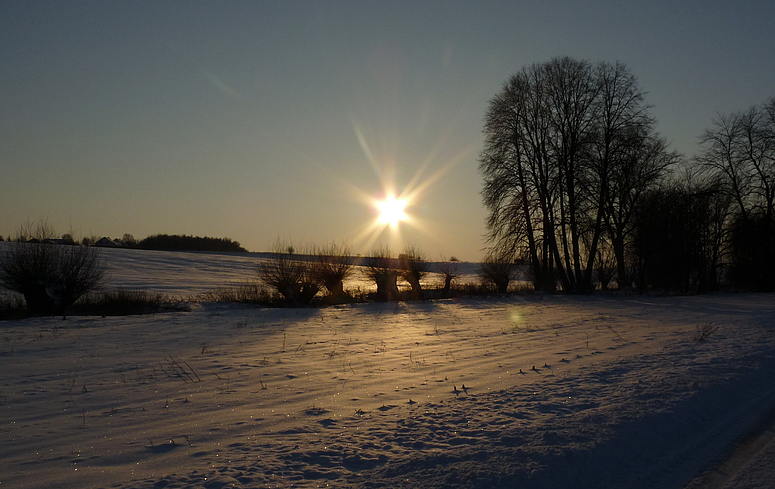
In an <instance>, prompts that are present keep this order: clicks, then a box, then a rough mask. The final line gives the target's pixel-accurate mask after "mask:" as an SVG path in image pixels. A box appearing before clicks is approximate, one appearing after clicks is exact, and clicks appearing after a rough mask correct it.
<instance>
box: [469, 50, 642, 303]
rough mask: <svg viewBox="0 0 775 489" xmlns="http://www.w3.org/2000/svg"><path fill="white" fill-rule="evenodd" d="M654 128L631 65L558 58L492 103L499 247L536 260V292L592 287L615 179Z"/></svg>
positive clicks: (490, 142)
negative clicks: (638, 139)
mask: <svg viewBox="0 0 775 489" xmlns="http://www.w3.org/2000/svg"><path fill="white" fill-rule="evenodd" d="M652 125H653V123H652V121H651V117H650V116H649V115H648V110H647V107H646V106H645V105H644V102H643V95H642V92H641V90H640V88H639V87H638V85H637V82H636V80H635V77H634V76H633V75H632V74H631V73H630V72H629V71H628V70H627V68H626V67H625V66H624V65H622V64H619V63H617V64H607V63H598V64H597V65H592V64H591V63H588V62H586V61H578V60H574V59H571V58H556V59H553V60H551V61H549V62H547V63H544V64H540V65H531V66H529V67H526V68H523V69H522V70H521V71H520V72H519V73H517V74H516V75H514V76H513V77H512V78H511V79H510V80H509V81H508V82H507V83H506V85H505V86H504V87H503V89H502V90H501V92H500V93H498V94H497V95H496V96H495V97H494V98H493V99H492V100H491V102H490V107H489V110H488V112H487V116H486V120H485V128H484V132H485V149H484V151H483V153H482V156H481V160H480V169H481V171H482V173H483V175H484V180H485V182H484V188H483V191H482V194H483V197H484V203H485V205H486V206H487V208H488V210H489V215H488V221H487V224H488V228H489V231H490V232H489V239H490V241H491V243H492V248H493V250H495V251H496V252H497V254H499V255H510V256H517V255H524V256H526V257H527V258H528V259H529V263H530V267H531V272H532V276H533V281H534V286H535V287H536V289H541V290H549V291H551V290H554V289H555V287H556V286H557V282H558V281H559V283H560V284H561V286H562V288H563V289H564V290H566V291H573V290H590V289H591V288H592V287H593V284H592V277H593V271H594V270H595V268H594V264H595V260H596V257H597V256H598V253H597V248H598V246H599V243H600V241H601V239H604V237H605V236H604V234H605V233H606V232H607V229H608V226H607V221H608V212H609V210H610V209H609V207H610V201H611V198H610V195H611V193H612V191H614V189H613V188H612V178H613V176H614V174H615V173H616V171H617V167H618V166H619V165H621V164H622V161H624V160H627V159H628V158H630V157H631V154H630V153H631V151H632V149H633V146H632V145H631V144H630V140H631V137H632V134H633V133H642V134H645V135H647V136H649V135H650V134H651V131H652V129H651V126H652ZM630 161H631V160H630Z"/></svg>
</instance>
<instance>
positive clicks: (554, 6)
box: [0, 0, 775, 259]
mask: <svg viewBox="0 0 775 489" xmlns="http://www.w3.org/2000/svg"><path fill="white" fill-rule="evenodd" d="M774 49H775V2H773V1H771V0H770V1H747V2H746V1H743V2H729V1H682V2H668V1H651V2H639V3H635V2H619V1H606V2H580V1H579V2H549V1H536V2H518V1H513V2H478V1H477V2H474V1H471V2H451V1H443V2H415V1H411V2H395V1H391V2H389V1H379V2H368V1H354V2H337V1H330V2H317V1H316V2H312V1H310V2H293V1H278V2H269V1H251V2H215V1H213V2H192V1H180V2H173V1H147V2H142V1H131V2H130V1H124V2H119V1H115V2H113V1H111V2H105V1H95V2H79V1H68V2H63V1H51V2H41V1H9V0H6V1H4V2H2V3H1V4H0V67H1V68H0V69H2V76H0V134H2V143H1V144H0V168H2V171H1V173H0V234H2V235H7V234H9V233H12V232H14V231H15V230H16V229H17V228H18V226H19V225H20V224H21V223H22V222H24V221H27V220H35V219H39V218H45V219H47V220H48V222H49V223H50V224H52V225H54V226H55V227H56V228H57V230H59V231H60V232H65V231H68V230H70V229H72V230H73V231H74V232H75V233H76V234H78V235H89V234H98V235H110V236H120V235H121V234H123V233H125V232H129V233H133V234H134V235H135V236H137V237H142V236H145V235H148V234H152V233H159V232H166V233H190V234H200V235H226V236H229V237H231V238H233V239H236V240H238V241H240V242H242V243H243V244H244V245H246V246H247V247H248V248H249V249H252V250H264V249H268V248H269V247H270V246H271V245H272V243H273V242H274V241H275V239H276V238H278V237H280V238H284V239H290V240H293V241H294V243H296V244H297V245H305V244H313V243H325V242H327V241H331V240H337V241H342V240H349V241H350V242H351V243H353V244H354V245H355V246H356V248H357V247H359V246H360V247H364V248H365V247H366V246H367V244H368V243H367V241H366V240H363V239H361V240H358V239H357V237H358V236H359V234H361V233H362V231H363V229H364V228H365V227H366V226H367V225H368V223H369V222H370V221H371V220H373V217H374V212H373V210H372V209H371V208H370V207H369V206H368V205H367V204H366V203H364V202H363V201H362V200H360V199H359V198H358V197H357V194H356V192H354V191H353V188H357V189H360V190H361V191H362V192H365V193H366V194H368V195H375V196H376V195H378V194H380V193H381V192H382V187H381V181H380V178H379V177H378V175H377V173H378V172H376V171H375V169H374V168H373V165H372V164H371V163H370V162H369V158H368V157H367V155H366V151H365V150H364V146H367V147H368V148H369V150H370V152H371V156H372V159H373V161H374V162H375V163H376V164H377V166H378V167H379V168H380V169H381V170H380V173H382V175H383V177H385V178H388V179H390V180H393V181H394V182H395V185H396V187H397V188H398V189H399V190H400V189H401V188H403V187H404V186H405V185H407V184H408V183H409V182H410V181H411V180H412V178H413V176H414V175H415V174H416V173H417V171H418V168H419V167H420V165H421V164H422V163H423V162H425V163H426V166H425V171H424V173H423V176H421V178H420V179H419V180H418V181H424V178H425V176H428V175H432V174H434V173H435V172H438V171H439V170H441V169H446V172H445V173H444V174H443V175H442V176H441V177H440V178H438V179H437V180H435V181H434V182H433V184H432V185H429V186H427V188H426V189H425V191H424V192H423V193H422V195H421V196H420V197H419V198H418V199H417V201H416V202H414V203H413V206H412V208H411V209H410V210H409V211H410V213H411V215H413V216H415V219H416V222H417V223H418V224H420V225H421V226H420V227H421V229H415V228H413V227H411V226H408V225H406V224H404V225H402V227H401V233H402V234H401V236H402V239H403V240H404V241H405V242H408V243H412V244H415V245H417V246H418V247H420V248H421V249H423V250H424V251H425V252H426V254H427V255H429V256H430V257H431V258H436V257H440V256H442V255H450V254H455V255H458V256H460V257H461V258H467V259H478V258H479V257H480V250H481V248H482V247H483V245H484V242H483V240H482V236H483V234H484V232H485V227H484V217H485V211H484V209H483V208H482V205H481V201H480V196H479V190H480V188H481V178H480V176H479V174H478V170H477V154H478V153H479V151H480V149H481V143H482V137H481V124H482V117H483V114H484V111H485V110H486V104H487V101H488V99H489V98H490V97H491V96H492V95H493V94H495V93H496V92H497V91H498V90H499V88H500V86H501V84H502V83H503V82H504V81H505V80H506V79H507V78H508V76H509V75H510V74H512V73H513V72H515V71H517V70H518V69H520V68H521V67H522V66H524V65H526V64H529V63H533V62H542V61H546V60H548V59H549V58H551V57H554V56H562V55H569V56H575V57H579V58H586V59H590V60H593V61H596V60H607V61H616V60H619V61H623V62H624V63H626V64H627V65H628V66H629V67H630V69H631V70H632V71H633V72H634V73H635V75H636V76H637V77H638V79H639V80H640V83H641V85H642V87H643V88H644V89H645V90H646V91H647V92H648V97H647V100H648V102H649V103H650V104H652V105H653V106H654V108H653V113H654V115H655V116H656V118H657V120H658V128H659V130H660V132H661V133H662V134H663V135H665V136H666V137H667V138H668V139H669V140H670V141H671V142H672V143H673V147H674V149H676V150H678V151H681V152H683V153H684V154H686V155H688V156H691V155H692V154H694V153H695V152H696V150H697V137H698V136H699V135H700V134H701V133H702V131H703V129H704V128H706V127H707V126H708V125H709V124H710V121H711V119H712V118H713V116H714V114H715V113H717V112H729V111H734V110H738V109H744V108H747V107H749V106H751V105H754V104H758V103H762V102H764V101H765V100H766V99H767V98H769V97H772V96H775V54H774V53H775V51H774ZM359 134H360V139H359ZM391 168H392V170H390V169H391ZM388 235H389V233H388V232H386V234H385V236H383V237H382V238H384V239H388V238H389V236H388ZM379 242H380V241H376V242H375V243H379ZM357 251H361V252H367V251H368V250H367V249H359V250H357Z"/></svg>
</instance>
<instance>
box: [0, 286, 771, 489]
mask: <svg viewBox="0 0 775 489" xmlns="http://www.w3.org/2000/svg"><path fill="white" fill-rule="evenodd" d="M773 299H775V296H774V295H772V294H757V295H753V294H751V295H742V294H741V295H711V296H700V297H674V298H653V297H650V298H647V299H644V298H640V297H633V298H604V297H603V298H601V297H593V298H590V297H546V298H541V297H540V296H536V297H527V298H524V297H523V298H512V299H508V300H498V299H466V300H459V301H441V302H426V303H401V304H385V305H379V304H362V305H354V306H343V307H337V308H328V309H309V310H304V309H296V310H278V309H274V310H270V309H253V308H244V307H225V306H221V307H216V306H207V305H205V306H203V307H202V308H200V309H199V310H194V311H192V312H187V313H170V314H162V315H154V316H142V317H139V316H138V317H125V318H71V319H68V320H67V321H61V320H56V319H30V320H25V321H22V322H17V323H14V324H10V323H7V324H2V325H0V335H1V336H2V338H3V341H2V342H0V362H2V365H3V368H2V371H0V416H1V417H2V419H3V420H4V421H3V423H2V428H0V437H1V438H0V440H2V444H0V460H2V462H3V464H2V465H3V467H4V470H3V472H2V474H0V482H1V483H0V487H3V488H5V487H11V488H44V487H60V488H64V489H66V488H76V487H121V488H130V487H142V488H152V487H153V488H160V487H167V488H173V487H184V488H194V487H206V488H208V489H212V488H221V487H244V488H247V487H324V486H326V485H328V486H331V487H417V486H423V487H428V488H441V487H472V488H473V487H476V488H485V487H527V488H549V487H585V488H594V487H600V488H603V487H630V488H647V487H649V488H650V487H662V488H670V487H675V488H679V487H682V486H683V485H684V484H686V483H687V481H689V480H690V479H691V478H692V476H694V475H695V474H697V473H699V472H700V471H701V470H702V469H704V468H706V467H707V465H708V463H710V462H711V461H712V460H715V459H718V458H719V457H720V456H722V455H723V454H724V453H725V451H726V450H727V447H729V446H730V444H731V443H732V442H733V441H734V440H735V439H736V438H737V437H738V436H740V434H741V433H745V432H746V431H747V430H749V429H750V428H751V427H752V426H753V424H754V423H756V421H757V417H758V416H761V415H762V414H763V413H764V412H766V410H767V409H769V408H771V407H773V406H775V383H773V382H772V379H771V372H772V371H773V367H775V354H774V352H775V334H773V333H775V300H773ZM705 324H712V325H715V326H717V327H718V330H716V331H715V332H714V333H712V334H711V335H710V336H709V337H708V338H707V340H705V341H702V342H698V341H697V340H696V336H697V333H698V328H701V327H702V326H703V325H705ZM532 367H535V369H533V368H532ZM464 384H465V389H464V387H463V385H464ZM740 487H748V486H740Z"/></svg>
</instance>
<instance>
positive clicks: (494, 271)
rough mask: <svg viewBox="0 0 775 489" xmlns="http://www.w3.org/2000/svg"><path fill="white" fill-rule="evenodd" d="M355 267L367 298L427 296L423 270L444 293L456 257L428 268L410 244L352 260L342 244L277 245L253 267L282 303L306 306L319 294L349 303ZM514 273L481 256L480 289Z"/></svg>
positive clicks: (438, 293) (499, 284)
mask: <svg viewBox="0 0 775 489" xmlns="http://www.w3.org/2000/svg"><path fill="white" fill-rule="evenodd" d="M356 266H360V267H361V269H362V271H363V273H364V275H365V276H366V277H367V278H368V279H369V280H370V281H371V282H372V283H373V284H374V286H375V288H376V291H375V292H374V293H373V294H372V297H373V299H374V300H377V301H393V300H399V299H404V298H405V299H422V298H426V297H428V292H429V291H427V290H425V289H424V286H423V281H424V279H425V278H426V277H427V275H428V274H429V273H436V274H439V275H441V277H442V278H443V285H442V286H441V287H440V288H437V289H435V290H434V291H433V296H434V297H449V295H450V293H451V291H452V287H453V281H454V280H455V279H456V278H457V277H458V276H459V275H460V273H459V270H458V260H457V258H455V257H451V258H450V259H449V260H447V261H444V262H441V263H439V264H438V265H437V268H436V269H434V270H431V266H430V264H429V263H428V262H427V261H426V260H425V258H424V257H423V255H422V253H421V252H420V251H418V250H417V249H416V248H413V247H409V248H407V249H406V250H405V251H404V252H403V253H401V254H399V255H398V257H397V258H394V257H393V256H392V254H391V252H390V249H389V248H380V249H377V250H375V251H374V252H372V256H370V257H366V258H358V257H354V256H352V254H351V253H350V250H349V249H348V248H346V247H341V246H337V245H333V244H332V245H329V246H328V247H325V248H322V249H318V250H313V251H312V252H310V253H304V254H297V253H296V252H295V250H294V248H293V247H292V246H279V245H278V246H276V247H275V250H274V253H273V255H272V256H271V257H270V258H268V259H267V260H266V261H265V262H264V263H263V264H262V265H261V266H260V267H259V279H260V281H261V282H262V283H263V285H265V286H267V287H268V288H270V289H271V290H274V291H275V292H276V293H277V294H279V295H280V296H281V297H282V299H283V301H284V302H285V303H287V304H291V305H305V304H309V303H310V302H312V300H313V298H315V297H316V295H318V293H321V292H322V294H323V296H324V299H323V301H324V302H327V303H340V302H351V301H352V300H353V297H352V296H351V295H350V294H349V293H348V292H347V291H346V290H345V288H344V284H345V281H347V280H348V279H350V278H351V277H352V276H353V274H354V273H355V272H356V268H355V267H356ZM515 271H516V266H515V264H514V263H512V262H500V261H496V260H493V259H489V260H486V261H485V262H484V263H483V264H482V266H481V269H480V278H481V280H482V287H483V289H481V290H484V291H496V292H499V293H505V292H506V291H507V290H508V286H509V283H510V282H511V281H512V280H513V279H514V272H515ZM399 279H400V280H403V281H405V282H406V283H407V284H408V286H409V287H408V291H406V292H403V293H402V292H400V291H399V288H398V281H399Z"/></svg>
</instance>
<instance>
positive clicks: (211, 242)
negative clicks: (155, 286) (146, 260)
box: [134, 234, 247, 251]
mask: <svg viewBox="0 0 775 489" xmlns="http://www.w3.org/2000/svg"><path fill="white" fill-rule="evenodd" d="M134 248H139V249H141V250H165V251H247V250H246V249H245V248H243V247H242V246H241V245H240V244H239V242H238V241H234V240H232V239H229V238H211V237H208V236H188V235H177V234H156V235H153V236H148V237H147V238H145V239H142V240H140V241H139V242H137V244H136V245H135V246H134Z"/></svg>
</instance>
